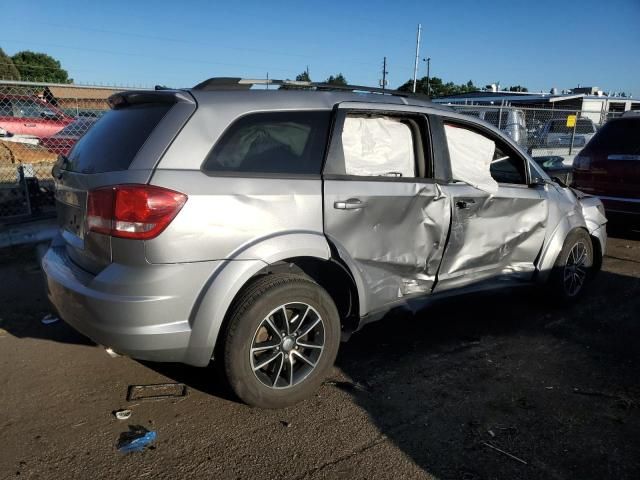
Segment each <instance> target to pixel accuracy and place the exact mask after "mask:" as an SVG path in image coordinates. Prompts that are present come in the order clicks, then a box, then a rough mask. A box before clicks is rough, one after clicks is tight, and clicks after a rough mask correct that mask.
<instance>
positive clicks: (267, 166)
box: [204, 110, 331, 174]
mask: <svg viewBox="0 0 640 480" xmlns="http://www.w3.org/2000/svg"><path fill="white" fill-rule="evenodd" d="M330 116H331V112H330V111H328V110H327V111H307V112H262V113H252V114H249V115H246V116H244V117H242V118H240V119H238V120H236V121H235V122H234V123H233V124H232V125H231V126H230V127H229V128H228V129H227V131H226V132H225V133H224V134H223V135H222V138H220V140H219V141H218V143H217V144H216V146H215V147H214V148H213V150H212V151H211V153H210V154H209V156H208V157H207V159H206V161H205V163H204V170H205V171H207V172H214V173H215V172H234V173H269V174H320V171H321V169H322V159H323V157H324V150H325V146H326V142H327V134H328V130H329V122H330Z"/></svg>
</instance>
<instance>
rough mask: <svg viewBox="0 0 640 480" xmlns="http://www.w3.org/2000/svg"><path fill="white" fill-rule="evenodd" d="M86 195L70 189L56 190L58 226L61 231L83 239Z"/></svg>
mask: <svg viewBox="0 0 640 480" xmlns="http://www.w3.org/2000/svg"><path fill="white" fill-rule="evenodd" d="M86 198H87V197H86V193H85V192H80V191H74V190H70V189H64V188H63V189H61V188H58V189H57V190H56V210H57V213H58V224H59V226H60V228H62V229H63V230H65V231H67V232H69V233H71V234H73V235H75V236H76V237H78V238H81V239H84V235H85V211H86Z"/></svg>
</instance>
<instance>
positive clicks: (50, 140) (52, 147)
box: [40, 117, 98, 156]
mask: <svg viewBox="0 0 640 480" xmlns="http://www.w3.org/2000/svg"><path fill="white" fill-rule="evenodd" d="M97 120H98V119H97V118H90V117H87V118H77V119H76V120H74V121H73V122H72V123H70V124H69V125H67V126H66V127H64V128H63V129H62V130H60V131H59V132H58V133H56V134H55V135H52V136H50V137H45V138H41V139H40V145H42V146H43V147H44V148H46V149H47V150H49V151H50V152H53V153H57V154H58V155H64V156H67V155H69V151H70V150H71V147H73V146H74V145H75V144H76V142H77V141H78V139H79V138H80V137H81V136H82V135H84V134H85V133H86V132H87V130H89V128H90V127H91V126H92V125H93V124H94V123H96V121H97Z"/></svg>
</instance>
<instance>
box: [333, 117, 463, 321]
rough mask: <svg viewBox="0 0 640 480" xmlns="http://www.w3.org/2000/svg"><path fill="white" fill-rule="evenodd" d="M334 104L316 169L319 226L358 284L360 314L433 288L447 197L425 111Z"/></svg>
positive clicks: (447, 212)
mask: <svg viewBox="0 0 640 480" xmlns="http://www.w3.org/2000/svg"><path fill="white" fill-rule="evenodd" d="M389 108H390V107H389V106H380V108H375V107H371V108H369V107H368V108H366V109H353V107H352V108H349V107H347V106H344V105H342V106H341V108H339V109H338V114H337V118H336V122H335V126H334V131H333V134H332V141H331V146H330V149H329V153H328V157H327V162H326V165H325V170H324V200H323V201H324V230H325V234H326V235H327V237H328V238H329V240H330V241H331V243H332V244H333V245H334V246H335V248H336V249H337V250H338V253H339V255H340V256H341V257H342V258H343V260H344V261H345V262H346V263H347V264H348V265H349V267H350V268H351V271H352V272H353V274H354V276H356V281H357V282H358V283H359V284H360V285H359V286H360V291H361V299H360V302H361V312H360V313H361V314H362V315H364V314H366V313H369V312H372V311H374V310H376V309H378V308H382V307H385V306H387V305H389V304H391V303H394V302H397V301H402V300H403V299H404V298H406V297H411V296H419V295H424V294H425V293H429V292H430V291H431V289H432V287H433V284H434V281H435V278H436V273H437V271H438V267H439V265H440V260H441V258H442V253H443V250H444V244H445V242H446V236H447V232H448V228H449V222H450V218H451V217H450V216H451V207H450V203H449V199H448V198H447V197H446V196H445V195H443V194H442V191H441V189H440V187H439V185H437V184H436V183H435V182H434V181H433V180H432V179H431V172H432V160H431V158H432V155H431V146H430V135H429V124H428V119H427V117H426V116H425V115H420V114H416V113H412V112H402V111H397V110H396V111H393V110H392V111H389Z"/></svg>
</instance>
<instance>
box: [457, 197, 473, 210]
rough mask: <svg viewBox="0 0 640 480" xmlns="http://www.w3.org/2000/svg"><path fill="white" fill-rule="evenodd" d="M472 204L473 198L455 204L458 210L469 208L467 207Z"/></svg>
mask: <svg viewBox="0 0 640 480" xmlns="http://www.w3.org/2000/svg"><path fill="white" fill-rule="evenodd" d="M474 203H476V201H475V200H474V199H473V198H463V199H461V200H458V201H457V202H456V207H458V208H459V209H460V210H463V209H465V208H469V206H470V205H472V204H474Z"/></svg>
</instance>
